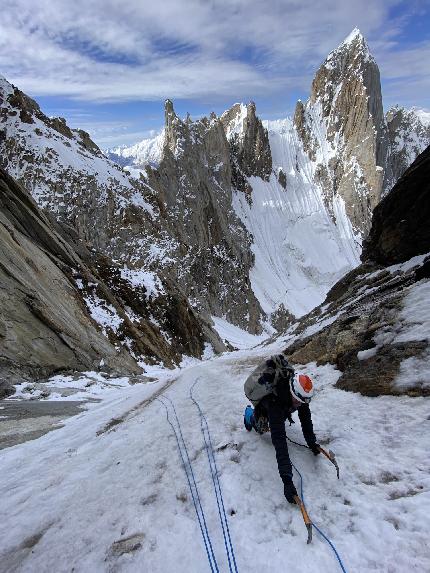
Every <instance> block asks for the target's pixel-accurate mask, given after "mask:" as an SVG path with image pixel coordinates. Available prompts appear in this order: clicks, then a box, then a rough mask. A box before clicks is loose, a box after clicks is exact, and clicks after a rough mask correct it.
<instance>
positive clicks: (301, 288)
mask: <svg viewBox="0 0 430 573" xmlns="http://www.w3.org/2000/svg"><path fill="white" fill-rule="evenodd" d="M393 114H394V112H393V111H392V110H390V112H388V114H387V118H385V117H384V114H383V108H382V95H381V88H380V79H379V70H378V67H377V64H376V62H375V60H374V58H373V57H372V55H371V54H370V51H369V48H368V45H367V43H366V41H365V39H364V37H363V36H362V34H361V33H360V31H359V30H358V29H355V30H353V32H352V33H351V34H350V35H349V36H348V37H347V38H346V39H345V41H344V42H342V44H341V45H340V46H339V47H338V48H337V49H335V50H334V51H333V52H331V53H330V54H329V56H328V57H327V59H326V60H325V62H323V64H322V65H321V67H320V69H319V70H318V72H317V74H316V76H315V79H314V82H313V84H312V92H311V96H310V98H309V100H308V102H307V103H306V104H303V103H302V102H298V104H297V107H296V111H295V115H294V119H293V120H290V119H284V120H279V121H274V122H263V123H264V127H265V128H266V129H267V130H268V139H267V141H266V140H265V136H264V129H263V128H262V127H261V122H260V127H259V128H258V127H257V126H258V121H257V120H256V119H254V116H255V106H253V104H250V105H249V106H246V105H244V104H235V105H234V106H233V107H232V108H231V109H230V110H228V111H226V112H225V113H224V114H223V115H222V116H221V118H220V119H221V121H222V123H223V126H224V130H225V133H226V137H227V139H228V140H229V143H230V149H231V153H230V155H231V166H232V184H233V189H234V191H233V205H234V209H235V211H236V213H237V214H238V216H239V218H240V219H241V221H242V222H243V223H244V225H245V226H246V228H247V230H248V231H249V232H250V233H251V235H252V246H251V249H252V252H253V254H254V256H255V262H254V265H253V267H252V269H251V274H250V277H251V283H252V288H253V291H254V293H255V294H256V295H257V298H258V301H259V303H260V305H261V307H262V308H263V310H264V312H265V313H267V314H268V315H270V316H271V319H272V322H273V323H277V324H278V325H280V324H282V323H283V324H285V320H286V319H287V317H288V313H292V314H294V315H295V316H301V315H302V314H304V313H306V312H308V311H309V310H310V309H311V308H312V307H314V306H315V305H316V304H318V301H321V300H322V299H323V298H324V296H325V294H326V293H327V291H328V289H329V288H330V286H331V285H332V284H334V282H335V281H336V280H337V279H338V278H339V277H340V276H342V275H343V274H344V273H345V272H346V271H348V270H349V269H351V268H353V267H354V266H355V265H356V264H357V263H358V260H359V254H360V250H361V241H362V239H363V237H364V236H365V235H366V233H367V232H368V230H369V228H370V221H371V213H372V210H373V208H374V207H375V206H376V205H377V203H378V202H379V200H380V199H381V196H382V195H383V194H384V193H386V192H387V191H388V190H389V188H390V187H391V186H392V185H393V184H394V183H395V181H396V180H397V178H398V177H399V176H400V175H401V174H402V173H403V171H404V170H405V169H406V168H407V167H408V165H409V164H410V163H411V162H412V161H413V159H414V158H415V157H416V156H417V155H418V154H419V153H420V152H421V151H422V150H423V149H424V148H425V147H426V145H428V144H429V143H430V138H429V132H428V129H427V128H426V127H425V125H424V124H423V122H422V121H421V120H420V119H419V113H418V112H416V111H415V110H410V111H408V112H406V111H404V112H403V114H404V115H405V119H403V120H402V121H400V120H399V118H398V117H397V118H396V120H394V117H393ZM160 137H161V135H160V136H158V137H157V139H154V140H145V141H144V142H142V145H141V147H140V148H139V153H137V148H138V146H135V148H134V149H136V152H135V151H134V149H133V148H128V149H127V150H122V159H124V157H128V158H129V165H130V166H131V168H133V167H135V166H139V168H143V167H144V166H145V165H146V164H148V163H150V164H152V165H154V163H157V162H158V163H159V162H160V161H161V159H162V153H158V152H159V151H160V149H161V146H160ZM154 148H156V149H157V150H158V152H157V154H155V155H154V154H153V152H152V150H153V149H154ZM145 149H150V150H151V154H150V155H148V157H147V158H146V157H145V151H144V150H145ZM142 151H143V153H142ZM247 153H250V156H251V157H252V158H254V160H255V158H256V157H258V161H256V162H255V161H254V163H253V162H252V161H250V160H249V158H247V157H246V154H247ZM130 160H131V161H130ZM237 191H239V192H237ZM279 316H280V317H281V320H280V321H279V320H277V318H278V317H279ZM282 317H283V318H282Z"/></svg>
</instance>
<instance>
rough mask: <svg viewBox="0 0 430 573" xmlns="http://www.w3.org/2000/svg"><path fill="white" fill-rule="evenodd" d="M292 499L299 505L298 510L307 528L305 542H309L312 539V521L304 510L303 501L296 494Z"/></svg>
mask: <svg viewBox="0 0 430 573" xmlns="http://www.w3.org/2000/svg"><path fill="white" fill-rule="evenodd" d="M294 501H295V502H296V503H297V505H298V506H299V507H300V511H301V512H302V516H303V521H304V522H305V525H306V529H307V530H308V540H307V542H306V543H308V544H309V543H310V542H311V541H312V521H311V519H310V517H309V515H308V512H307V511H306V507H305V504H304V503H303V501H302V500H301V499H300V498H299V496H298V495H295V496H294Z"/></svg>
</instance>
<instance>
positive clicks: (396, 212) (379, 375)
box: [286, 148, 430, 396]
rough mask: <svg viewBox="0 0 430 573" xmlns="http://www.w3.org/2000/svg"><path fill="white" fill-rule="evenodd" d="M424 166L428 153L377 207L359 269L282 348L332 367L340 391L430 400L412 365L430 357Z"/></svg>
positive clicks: (428, 384)
mask: <svg viewBox="0 0 430 573" xmlns="http://www.w3.org/2000/svg"><path fill="white" fill-rule="evenodd" d="M429 168H430V148H428V149H427V150H426V151H425V152H424V153H423V154H422V155H421V156H420V157H419V158H418V159H417V160H416V161H415V162H414V163H413V165H412V166H411V167H410V168H409V169H408V170H407V171H406V173H405V174H404V176H403V177H402V178H401V179H400V181H399V182H398V183H397V185H396V186H395V187H394V188H393V190H392V191H391V192H390V193H389V195H388V196H387V197H386V198H385V199H384V200H383V201H382V202H381V203H380V204H379V205H378V207H377V208H376V210H375V213H374V219H373V224H372V229H371V232H370V235H369V239H368V241H366V243H365V247H364V251H363V257H362V259H363V263H362V265H361V266H359V267H358V268H357V269H355V270H353V271H352V272H350V273H349V274H348V275H346V276H345V277H344V278H343V279H341V280H340V281H339V282H338V283H337V284H336V285H335V286H334V287H333V288H332V289H331V291H330V292H329V294H328V295H327V298H326V300H325V302H324V303H323V305H321V306H320V307H318V308H317V309H315V310H314V311H313V312H312V313H310V314H309V315H307V316H306V317H304V319H302V321H301V322H300V323H299V325H298V327H297V328H296V333H298V334H299V337H298V339H297V340H296V341H295V342H294V343H293V344H292V345H290V346H289V347H288V348H287V349H286V353H287V354H288V356H289V357H290V359H291V360H292V361H293V362H296V363H301V364H305V363H308V362H313V361H315V362H317V363H318V364H324V363H331V364H334V365H336V367H337V368H339V369H340V370H341V371H342V376H341V377H340V379H339V381H338V382H337V386H338V387H339V388H342V389H344V390H353V391H358V392H361V393H362V394H365V395H368V396H378V395H381V394H404V393H407V394H409V395H412V396H415V395H428V394H430V380H428V379H427V378H426V374H425V370H423V369H422V368H421V369H420V368H419V367H418V366H419V365H422V364H426V363H427V361H428V359H429V355H430V351H429V344H430V323H429V316H430V313H429V312H428V300H429V299H428V293H427V291H428V285H429V282H430V281H429V279H430V254H428V253H429V252H430V233H429V231H428V224H427V222H428V217H429V205H430V186H429ZM393 263H397V264H395V265H393ZM402 263H403V264H402ZM390 265H391V266H390ZM418 301H419V302H418ZM422 305H423V306H422ZM417 308H421V310H420V311H419V312H417ZM420 321H421V322H422V323H421V322H420ZM409 365H413V366H414V367H412V366H411V367H409ZM405 373H406V374H405Z"/></svg>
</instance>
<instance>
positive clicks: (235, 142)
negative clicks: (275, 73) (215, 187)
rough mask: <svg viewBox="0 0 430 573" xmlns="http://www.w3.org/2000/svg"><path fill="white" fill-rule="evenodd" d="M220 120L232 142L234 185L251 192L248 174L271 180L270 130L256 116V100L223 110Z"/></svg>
mask: <svg viewBox="0 0 430 573" xmlns="http://www.w3.org/2000/svg"><path fill="white" fill-rule="evenodd" d="M221 123H222V125H223V127H224V131H225V133H226V136H227V138H228V140H229V143H230V149H231V163H232V183H233V186H234V187H235V188H236V189H239V190H240V191H243V192H246V193H251V191H252V189H251V187H250V185H249V183H248V181H247V177H252V176H255V177H261V178H262V179H264V180H265V181H268V180H269V177H270V174H271V172H272V153H271V150H270V143H269V135H268V132H267V129H266V128H265V127H263V124H262V123H261V120H260V119H259V118H258V117H257V114H256V106H255V103H254V102H253V101H251V102H249V103H248V105H247V106H245V105H244V104H238V103H237V104H235V105H234V106H233V107H232V108H230V109H229V110H228V111H226V112H225V113H223V115H222V116H221Z"/></svg>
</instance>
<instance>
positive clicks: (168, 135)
mask: <svg viewBox="0 0 430 573" xmlns="http://www.w3.org/2000/svg"><path fill="white" fill-rule="evenodd" d="M179 121H180V120H179V118H178V116H177V115H176V113H175V110H174V108H173V102H172V101H171V100H170V99H166V101H165V102H164V133H165V138H164V145H165V146H166V147H168V148H169V149H170V151H171V152H172V153H173V152H174V150H175V147H176V140H177V134H176V130H175V126H176V124H177V123H178V122H179Z"/></svg>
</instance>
